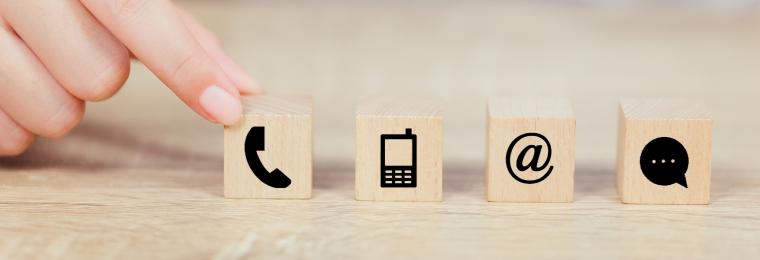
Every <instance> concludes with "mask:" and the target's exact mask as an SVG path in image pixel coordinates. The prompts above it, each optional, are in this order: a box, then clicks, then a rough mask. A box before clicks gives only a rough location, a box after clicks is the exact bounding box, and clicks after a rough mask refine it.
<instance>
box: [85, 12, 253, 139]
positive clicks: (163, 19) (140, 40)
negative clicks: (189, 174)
mask: <svg viewBox="0 0 760 260" xmlns="http://www.w3.org/2000/svg"><path fill="white" fill-rule="evenodd" d="M81 2H82V4H83V5H84V6H85V7H87V9H88V10H90V12H91V13H92V14H93V15H94V16H95V17H96V18H97V19H98V20H99V21H100V22H101V23H102V24H103V25H104V26H105V27H106V28H108V30H110V31H111V33H113V35H114V36H116V38H118V39H119V40H120V41H121V42H122V43H123V44H124V45H125V46H126V47H127V48H128V49H129V50H130V51H131V52H132V53H133V54H134V56H135V57H136V58H138V59H139V60H140V61H142V63H143V64H145V66H147V67H148V69H150V70H151V71H152V72H153V73H154V74H155V75H156V76H158V78H159V79H160V80H161V81H162V82H163V83H164V84H166V85H167V86H168V87H169V88H170V89H171V90H172V91H173V92H174V93H175V94H176V95H177V96H178V97H180V99H182V100H183V101H184V102H185V103H186V104H187V105H188V106H190V108H192V109H193V110H195V111H196V112H197V113H199V114H201V115H203V116H204V117H206V118H207V119H209V120H211V121H215V122H219V123H223V124H227V125H229V124H233V123H235V122H236V121H237V120H238V118H239V117H240V114H241V111H242V108H241V104H240V98H239V96H240V94H239V92H238V90H237V88H235V86H234V85H233V83H232V81H231V80H230V79H229V78H228V77H227V75H226V74H225V73H224V71H223V70H222V69H221V68H220V67H219V65H218V64H217V63H216V62H214V60H213V59H212V58H211V57H210V56H209V55H208V54H207V53H206V52H205V50H204V49H203V48H202V47H201V45H200V44H199V43H198V42H197V40H196V39H195V38H194V37H193V35H192V34H191V33H190V31H189V30H188V29H187V27H186V26H185V24H184V22H183V20H182V19H181V17H180V15H179V13H177V11H176V9H175V8H174V6H172V3H171V2H170V1H168V0H82V1H81Z"/></svg>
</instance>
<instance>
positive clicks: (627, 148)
mask: <svg viewBox="0 0 760 260" xmlns="http://www.w3.org/2000/svg"><path fill="white" fill-rule="evenodd" d="M618 124H619V125H618V154H617V186H618V193H619V195H620V199H621V200H622V202H623V203H641V204H709V203H710V161H711V157H712V155H711V145H712V144H711V143H712V119H711V117H710V115H709V113H708V112H707V109H706V108H705V106H704V105H703V104H702V103H701V102H696V101H689V100H677V99H644V100H624V101H622V102H621V104H620V118H619V121H618Z"/></svg>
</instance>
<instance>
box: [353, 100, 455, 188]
mask: <svg viewBox="0 0 760 260" xmlns="http://www.w3.org/2000/svg"><path fill="white" fill-rule="evenodd" d="M440 113H441V111H440V105H439V104H438V102H436V101H434V100H430V99H424V98H408V97H380V98H374V99H370V100H366V101H364V102H363V103H361V104H360V105H359V108H358V109H357V114H356V178H355V181H356V185H355V189H356V190H355V194H356V199H357V200H373V201H441V200H442V199H443V186H442V181H443V180H442V166H441V155H442V149H443V143H442V142H443V118H442V117H441V114H440Z"/></svg>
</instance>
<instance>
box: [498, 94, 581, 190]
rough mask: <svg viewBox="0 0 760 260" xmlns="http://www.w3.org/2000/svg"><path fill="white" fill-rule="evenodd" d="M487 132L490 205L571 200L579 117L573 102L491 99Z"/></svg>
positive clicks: (555, 99) (546, 99) (541, 99)
mask: <svg viewBox="0 0 760 260" xmlns="http://www.w3.org/2000/svg"><path fill="white" fill-rule="evenodd" d="M487 128H488V129H487V135H486V136H487V146H488V148H487V150H488V155H487V161H486V178H485V179H486V197H487V200H488V201H502V202H572V201H573V193H574V186H575V180H574V178H575V116H574V115H573V110H572V107H571V105H570V101H568V100H566V99H558V98H492V99H490V100H489V102H488V127H487Z"/></svg>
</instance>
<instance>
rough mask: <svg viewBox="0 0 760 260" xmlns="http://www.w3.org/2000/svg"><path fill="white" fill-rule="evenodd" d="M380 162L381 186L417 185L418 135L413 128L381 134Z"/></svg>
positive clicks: (408, 186) (405, 186) (404, 186)
mask: <svg viewBox="0 0 760 260" xmlns="http://www.w3.org/2000/svg"><path fill="white" fill-rule="evenodd" d="M380 162H381V165H380V187H383V188H393V187H395V188H414V187H417V135H416V134H412V129H411V128H407V129H406V131H405V132H404V133H403V134H382V135H380Z"/></svg>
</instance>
